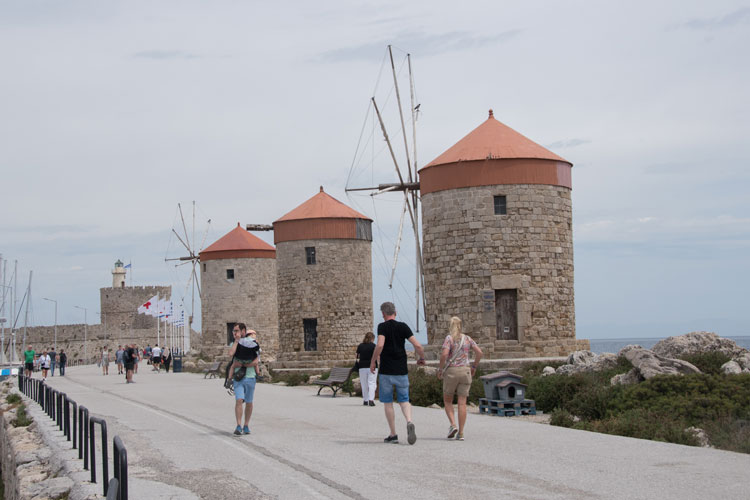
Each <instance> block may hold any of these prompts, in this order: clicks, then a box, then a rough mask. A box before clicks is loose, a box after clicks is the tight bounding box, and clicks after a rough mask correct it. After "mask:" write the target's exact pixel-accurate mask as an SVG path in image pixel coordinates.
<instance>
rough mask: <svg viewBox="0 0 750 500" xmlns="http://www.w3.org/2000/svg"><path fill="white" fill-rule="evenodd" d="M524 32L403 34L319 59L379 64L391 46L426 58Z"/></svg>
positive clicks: (331, 53) (337, 50)
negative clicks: (375, 61)
mask: <svg viewBox="0 0 750 500" xmlns="http://www.w3.org/2000/svg"><path fill="white" fill-rule="evenodd" d="M521 31H522V30H520V29H514V30H508V31H503V32H502V33H498V34H496V35H491V36H482V35H476V34H472V33H469V32H465V31H452V32H448V33H442V34H437V35H427V34H424V33H413V32H412V33H402V34H400V35H397V36H396V37H395V38H393V39H391V40H382V39H381V40H378V41H376V42H371V43H366V44H362V45H357V46H353V47H344V48H340V49H335V50H331V51H328V52H324V53H323V54H321V55H320V56H319V57H318V60H320V61H324V62H348V61H356V60H378V59H380V58H382V57H383V47H385V46H386V45H389V44H390V45H392V46H393V47H394V48H395V47H409V52H410V53H412V54H418V55H419V56H421V57H426V56H432V55H437V54H442V53H445V52H454V51H462V50H468V49H477V48H479V47H484V46H486V45H492V44H496V43H504V42H507V41H509V40H512V39H513V38H515V37H516V36H518V35H519V34H520V33H521Z"/></svg>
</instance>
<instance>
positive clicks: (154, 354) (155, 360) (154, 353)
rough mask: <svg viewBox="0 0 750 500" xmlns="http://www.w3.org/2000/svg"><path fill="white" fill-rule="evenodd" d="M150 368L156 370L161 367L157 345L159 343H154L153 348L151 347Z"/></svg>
mask: <svg viewBox="0 0 750 500" xmlns="http://www.w3.org/2000/svg"><path fill="white" fill-rule="evenodd" d="M151 366H152V367H153V368H151V370H153V371H155V372H158V371H159V368H161V348H160V347H159V344H156V345H155V346H154V348H153V349H151Z"/></svg>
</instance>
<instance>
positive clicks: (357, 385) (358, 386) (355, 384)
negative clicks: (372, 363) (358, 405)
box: [352, 377, 362, 394]
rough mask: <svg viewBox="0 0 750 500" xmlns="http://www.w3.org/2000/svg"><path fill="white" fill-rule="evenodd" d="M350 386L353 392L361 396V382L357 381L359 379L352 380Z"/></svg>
mask: <svg viewBox="0 0 750 500" xmlns="http://www.w3.org/2000/svg"><path fill="white" fill-rule="evenodd" d="M352 386H353V387H354V392H356V393H359V394H362V382H361V381H360V380H359V377H357V378H353V379H352Z"/></svg>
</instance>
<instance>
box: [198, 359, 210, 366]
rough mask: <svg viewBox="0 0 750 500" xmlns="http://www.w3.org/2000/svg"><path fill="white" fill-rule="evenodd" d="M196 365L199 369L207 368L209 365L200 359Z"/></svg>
mask: <svg viewBox="0 0 750 500" xmlns="http://www.w3.org/2000/svg"><path fill="white" fill-rule="evenodd" d="M195 364H196V366H198V368H205V367H206V366H208V363H206V362H205V361H203V360H202V359H198V361H196V362H195Z"/></svg>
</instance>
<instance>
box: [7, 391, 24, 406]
mask: <svg viewBox="0 0 750 500" xmlns="http://www.w3.org/2000/svg"><path fill="white" fill-rule="evenodd" d="M5 401H6V402H7V403H8V404H16V403H20V402H21V396H20V395H19V394H15V393H14V394H8V395H7V396H5Z"/></svg>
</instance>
